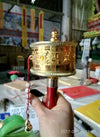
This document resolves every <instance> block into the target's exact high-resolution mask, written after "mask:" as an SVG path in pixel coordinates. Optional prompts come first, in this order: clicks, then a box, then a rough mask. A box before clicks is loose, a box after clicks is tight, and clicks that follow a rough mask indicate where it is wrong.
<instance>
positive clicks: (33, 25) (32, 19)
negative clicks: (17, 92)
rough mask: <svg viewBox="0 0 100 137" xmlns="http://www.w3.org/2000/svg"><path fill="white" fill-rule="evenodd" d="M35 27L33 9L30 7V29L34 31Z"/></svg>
mask: <svg viewBox="0 0 100 137" xmlns="http://www.w3.org/2000/svg"><path fill="white" fill-rule="evenodd" d="M34 29H35V9H34V8H32V9H31V30H32V32H34Z"/></svg>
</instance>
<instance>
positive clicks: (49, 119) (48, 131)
mask: <svg viewBox="0 0 100 137" xmlns="http://www.w3.org/2000/svg"><path fill="white" fill-rule="evenodd" d="M45 100H46V98H44V101H43V102H45ZM31 105H32V107H33V109H34V110H35V112H36V113H37V116H38V118H39V126H40V135H41V137H74V134H73V111H72V108H71V105H70V103H69V102H68V101H66V100H65V99H64V97H63V96H62V95H61V94H58V101H57V105H56V106H55V107H53V108H52V109H48V108H46V107H45V105H44V104H43V103H42V102H41V101H40V100H39V99H38V98H37V97H35V96H34V95H32V94H31Z"/></svg>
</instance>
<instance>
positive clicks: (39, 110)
mask: <svg viewBox="0 0 100 137" xmlns="http://www.w3.org/2000/svg"><path fill="white" fill-rule="evenodd" d="M30 103H31V105H32V107H33V109H34V110H35V112H36V114H37V116H38V117H40V116H41V115H43V114H44V112H45V109H46V107H45V106H44V105H43V103H42V102H41V101H40V100H39V99H38V98H37V97H36V96H34V95H33V94H31V95H30Z"/></svg>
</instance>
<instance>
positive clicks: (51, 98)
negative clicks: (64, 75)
mask: <svg viewBox="0 0 100 137" xmlns="http://www.w3.org/2000/svg"><path fill="white" fill-rule="evenodd" d="M56 102H57V87H47V100H46V107H47V108H49V109H51V108H53V107H54V106H55V105H56Z"/></svg>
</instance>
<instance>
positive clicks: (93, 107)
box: [76, 100, 100, 124]
mask: <svg viewBox="0 0 100 137" xmlns="http://www.w3.org/2000/svg"><path fill="white" fill-rule="evenodd" d="M76 111H78V112H80V113H81V114H83V115H85V116H87V117H88V118H90V119H91V120H93V121H95V122H96V123H98V124H100V100H97V101H94V102H92V103H90V104H88V105H85V106H82V107H79V108H77V109H76Z"/></svg>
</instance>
